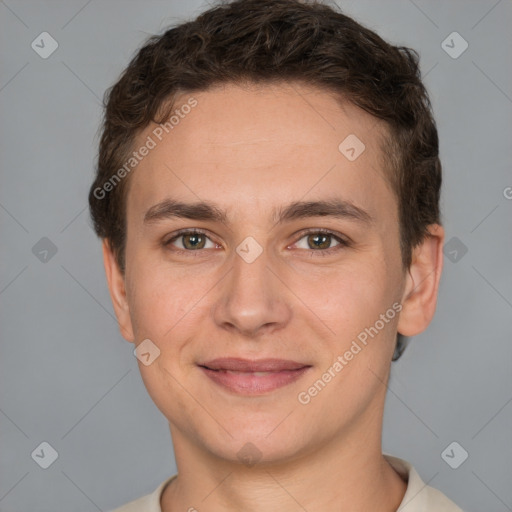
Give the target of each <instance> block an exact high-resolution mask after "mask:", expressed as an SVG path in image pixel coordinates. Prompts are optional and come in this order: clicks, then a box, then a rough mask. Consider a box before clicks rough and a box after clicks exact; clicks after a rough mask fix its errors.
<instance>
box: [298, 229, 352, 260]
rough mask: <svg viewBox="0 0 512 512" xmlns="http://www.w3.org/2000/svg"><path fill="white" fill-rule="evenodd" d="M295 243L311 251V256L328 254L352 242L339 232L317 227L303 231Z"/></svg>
mask: <svg viewBox="0 0 512 512" xmlns="http://www.w3.org/2000/svg"><path fill="white" fill-rule="evenodd" d="M333 242H335V243H333ZM294 245H295V247H297V248H298V249H304V250H305V251H306V252H309V253H311V256H312V255H313V254H316V255H318V256H328V255H330V254H333V253H334V252H337V251H339V250H342V249H344V248H346V247H350V245H351V244H350V242H349V241H347V240H344V239H343V238H342V237H341V236H339V235H338V234H335V233H333V232H331V231H324V230H322V229H316V230H309V231H306V232H303V233H302V237H301V238H300V239H299V240H298V241H297V242H296V243H295V244H294Z"/></svg>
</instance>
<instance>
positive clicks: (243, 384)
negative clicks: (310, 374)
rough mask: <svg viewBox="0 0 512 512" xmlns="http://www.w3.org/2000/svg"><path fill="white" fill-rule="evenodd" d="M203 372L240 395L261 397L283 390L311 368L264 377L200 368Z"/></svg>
mask: <svg viewBox="0 0 512 512" xmlns="http://www.w3.org/2000/svg"><path fill="white" fill-rule="evenodd" d="M200 368H201V370H203V372H204V373H205V374H206V375H207V376H208V377H209V378H210V379H211V380H213V382H215V383H216V384H219V385H220V386H222V387H224V388H227V389H229V390H230V391H233V392H235V393H238V394H240V395H260V394H263V393H268V392H270V391H274V390H276V389H279V388H282V387H283V386H286V385H288V384H291V383H292V382H295V381H296V380H297V379H300V377H302V375H304V373H305V372H306V371H307V370H309V368H310V367H309V366H305V367H303V368H299V369H297V370H282V371H280V372H268V373H265V374H264V375H255V374H254V373H249V372H247V373H244V372H229V371H226V370H210V369H209V368H204V367H200Z"/></svg>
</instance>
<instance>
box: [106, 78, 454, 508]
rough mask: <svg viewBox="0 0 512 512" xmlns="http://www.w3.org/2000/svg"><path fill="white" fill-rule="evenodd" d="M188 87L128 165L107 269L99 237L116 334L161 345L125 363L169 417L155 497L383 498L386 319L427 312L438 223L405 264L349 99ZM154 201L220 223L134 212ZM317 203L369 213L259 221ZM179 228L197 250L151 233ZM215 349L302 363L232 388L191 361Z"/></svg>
mask: <svg viewBox="0 0 512 512" xmlns="http://www.w3.org/2000/svg"><path fill="white" fill-rule="evenodd" d="M190 96H191V95H190V94H183V95H182V96H181V97H179V98H178V99H177V101H176V103H175V105H176V106H178V107H179V106H180V105H182V104H184V103H185V102H186V101H187V99H188V98H189V97H190ZM193 96H194V98H196V99H197V101H198V105H197V106H196V107H195V108H194V109H193V110H192V111H191V112H190V113H189V114H188V115H187V116H186V117H185V118H184V119H182V120H181V121H180V123H179V124H178V125H177V126H176V127H175V128H174V129H173V130H172V132H170V134H169V135H168V136H166V137H165V138H164V139H163V140H162V141H161V142H159V143H158V145H157V147H156V148H154V149H152V150H151V152H150V154H149V155H148V156H147V157H145V158H144V159H143V161H142V162H141V163H140V164H139V165H138V167H137V168H136V170H135V171H134V173H133V175H132V176H131V177H130V179H131V183H130V188H129V192H128V199H127V245H126V274H125V275H124V276H123V275H122V274H121V273H120V272H119V268H118V267H117V264H116V261H115V258H114V256H113V254H112V252H111V250H110V248H109V246H108V243H107V242H106V241H105V242H104V245H103V252H104V262H105V269H106V275H107V280H108V285H109V289H110V293H111V297H112V301H113V305H114V308H115V312H116V315H117V318H118V321H119V326H120V330H121V333H122V335H123V337H124V338H125V339H126V340H128V341H130V342H133V343H135V344H136V345H138V344H139V343H141V342H142V340H144V339H146V338H149V339H150V340H152V342H153V343H154V344H155V345H156V346H158V348H159V350H160V356H159V357H158V358H156V359H155V361H154V362H153V363H151V364H150V365H149V366H145V365H143V364H142V363H141V362H139V368H140V372H141V375H142V378H143V380H144V383H145V385H146V387H147V390H148V392H149V394H150V396H151V397H152V399H153V400H154V402H155V404H156V405H157V406H158V408H159V409H160V410H161V411H162V413H163V414H164V415H165V417H166V418H167V419H168V421H169V425H170V430H171V434H172V438H173V443H174V450H175V457H176V463H177V467H178V473H179V476H178V477H177V479H175V480H174V481H172V482H171V484H170V485H168V486H167V488H166V489H165V491H164V493H163V496H162V500H161V504H162V510H163V511H164V512H170V511H171V510H172V511H175V510H189V509H190V508H191V507H195V508H196V509H197V510H200V511H219V510H222V511H231V510H233V511H239V510H244V511H267V510H282V511H288V510H290V511H291V510H294V511H296V510H300V509H301V507H304V508H305V509H306V510H308V511H309V512H314V511H324V510H346V511H351V512H354V511H363V510H381V511H395V510H396V509H397V508H398V506H399V504H400V502H401V500H402V497H403V495H404V493H405V490H406V484H405V483H404V482H403V481H402V480H401V478H400V477H399V476H398V474H397V473H396V472H395V471H394V470H393V469H392V468H391V466H390V465H389V464H388V463H387V462H386V461H385V460H384V458H383V456H382V449H381V430H382V417H383V409H384V400H385V395H386V383H387V381H388V377H389V371H390V361H391V357H392V354H393V349H394V343H395V337H396V332H397V330H398V331H399V332H401V333H402V334H404V335H406V336H414V335H416V334H418V333H420V332H422V331H423V330H424V329H426V327H427V326H428V324H429V322H430V321H431V319H432V317H433V315H434V311H435V306H436V300H437V292H438V285H439V279H440V275H441V270H442V261H443V259H442V246H443V240H444V231H443V228H442V227H441V226H439V225H432V226H430V228H429V231H430V233H431V234H430V236H428V237H427V238H426V239H425V240H424V242H423V243H422V244H421V245H419V246H418V247H416V248H415V250H414V253H413V263H412V265H411V267H410V268H409V269H408V270H407V271H404V269H403V268H402V265H401V258H400V248H399V225H398V208H397V199H396V197H395V195H394V194H393V192H392V190H391V189H390V187H389V184H388V182H387V180H386V178H385V176H384V171H383V163H382V152H381V147H380V141H381V140H382V136H383V134H384V133H385V130H386V127H385V126H384V125H383V124H382V123H381V122H380V121H378V120H376V119H375V118H374V117H372V116H370V115H369V114H367V113H366V112H364V111H362V110H360V109H359V108H357V107H355V106H353V105H351V104H349V103H343V104H340V103H339V101H337V100H336V99H335V98H334V97H333V96H332V95H331V94H329V93H327V92H325V91H322V90H319V89H315V88H310V87H306V86H303V85H299V84H284V83H283V84H274V85H272V86H270V85H264V86H256V85H250V86H244V87H240V86H236V85H232V84H229V85H225V86H222V87H216V88H214V89H210V90H208V91H206V92H200V93H194V95H193ZM155 127H156V125H154V124H152V125H150V126H148V127H147V129H146V130H144V131H143V133H141V134H140V137H139V142H142V141H144V140H145V139H146V137H147V136H148V135H150V134H151V132H152V130H153V129H154V128H155ZM349 134H356V135H357V137H358V138H359V139H360V140H361V141H363V142H364V144H365V146H366V148H365V150H364V152H363V153H362V154H361V155H360V156H359V157H358V158H357V159H356V160H355V161H349V160H348V159H347V158H346V157H345V156H344V155H343V154H342V153H341V152H340V151H339V150H338V146H339V144H340V142H341V141H343V140H344V139H345V138H346V137H347V136H348V135H349ZM168 197H172V198H174V199H177V200H180V201H184V202H196V201H200V200H203V201H210V202H212V203H215V204H216V205H217V206H218V207H219V208H220V209H223V210H225V211H226V215H227V221H226V222H224V223H223V222H218V221H211V220H190V219H183V218H168V219H161V220H158V221H155V222H153V223H144V216H145V213H146V211H147V210H148V209H149V208H150V207H152V206H153V205H155V204H157V203H159V202H160V201H162V200H164V199H165V198H168ZM332 198H338V199H343V200H345V201H350V202H351V203H353V204H354V205H356V206H358V207H359V208H362V209H363V210H365V211H366V212H368V214H369V215H370V216H371V217H372V219H373V221H372V222H371V223H365V222H361V221H357V220H354V219H350V218H333V217H328V216H325V217H319V216H315V217H308V218H304V219H295V220H292V221H289V222H284V223H282V224H277V225H276V224H275V220H274V219H273V218H272V216H271V212H272V210H273V208H276V207H280V206H283V205H286V204H288V203H289V202H291V201H300V200H303V201H315V200H321V199H332ZM184 228H191V229H192V228H201V229H203V230H205V231H206V236H207V237H208V238H207V239H205V241H204V242H202V244H204V245H201V247H202V248H200V249H190V246H191V244H190V240H191V237H190V236H189V237H186V236H185V238H183V237H181V238H178V239H176V240H175V241H174V242H172V243H171V245H168V246H164V245H163V242H165V241H168V240H169V239H171V238H172V235H173V234H175V233H176V231H178V230H179V229H184ZM318 228H324V229H328V230H332V231H333V232H335V233H336V234H337V235H338V236H340V237H345V239H346V238H347V237H348V238H349V239H350V241H351V243H350V245H349V246H340V245H338V242H337V240H336V239H335V238H331V239H327V242H326V246H327V247H328V248H331V249H332V248H335V249H334V252H331V253H330V254H328V255H326V256H323V257H322V255H321V254H319V253H320V251H325V250H327V249H325V248H324V249H318V248H316V247H315V245H314V243H313V242H311V240H310V238H311V237H309V238H308V234H307V233H306V234H304V233H303V231H304V230H306V229H312V230H313V231H314V229H318ZM311 234H314V233H310V234H309V235H311ZM248 236H250V237H253V238H254V239H255V240H256V241H257V243H258V244H259V245H260V246H261V248H262V250H263V252H262V253H261V254H260V255H259V257H258V258H256V260H255V261H254V262H252V263H247V262H246V261H245V260H244V259H243V258H242V257H240V256H239V254H238V253H237V252H236V248H237V246H238V245H239V244H240V243H241V242H242V241H243V240H244V239H245V238H246V237H248ZM329 240H330V243H329ZM193 241H194V240H193ZM187 243H188V245H185V246H184V245H183V244H187ZM187 247H189V249H187ZM323 247H325V245H324V246H323ZM336 248H337V249H338V250H336ZM173 249H174V250H179V249H182V250H184V251H187V250H188V252H187V253H186V254H178V253H177V252H175V251H173ZM395 302H397V303H400V304H401V305H402V310H401V312H400V314H399V315H398V314H397V315H396V316H395V318H394V319H392V320H390V321H389V323H387V324H386V325H385V327H384V328H383V329H381V330H380V331H379V333H378V335H377V336H375V337H374V338H373V339H369V342H368V344H367V345H366V346H365V347H364V348H363V349H362V350H361V351H360V352H359V353H358V354H357V355H356V356H354V358H353V359H352V360H351V361H349V362H348V364H347V365H346V366H345V367H344V368H343V370H342V371H341V372H340V373H339V374H338V375H337V376H336V377H334V378H332V380H331V382H329V383H328V384H327V385H326V386H325V388H324V389H323V390H322V391H321V392H320V393H318V394H317V396H315V397H314V398H312V399H311V401H310V402H309V403H308V404H306V405H304V404H301V403H299V401H298V399H297V395H298V393H299V392H301V391H305V390H307V389H308V388H309V387H310V386H311V385H312V384H313V383H314V382H315V381H316V380H318V379H319V378H321V376H322V374H324V372H325V371H326V369H327V368H329V367H330V366H332V364H333V363H334V361H335V360H336V358H337V357H338V356H339V355H343V354H344V353H345V352H346V351H347V350H348V349H349V348H350V346H351V343H352V341H353V340H354V339H356V337H357V335H358V334H359V333H360V332H362V331H363V330H364V329H365V327H369V326H373V325H374V324H375V322H376V320H378V319H379V317H380V315H381V314H383V313H385V312H386V310H388V309H389V308H391V306H392V304H393V303H395ZM227 356H230V357H242V358H248V359H261V358H282V359H291V360H294V361H299V362H301V363H304V364H309V365H311V368H310V369H309V370H308V371H307V372H306V373H305V374H304V375H303V376H302V377H301V378H300V379H299V380H297V381H295V382H293V383H291V384H289V385H287V386H284V387H282V388H279V389H277V390H274V391H272V392H268V393H264V394H262V395H259V396H241V395H237V394H234V393H232V392H230V391H228V390H224V389H222V388H220V387H219V386H218V385H217V384H215V383H213V382H212V381H211V380H210V379H208V378H207V377H206V376H205V375H204V373H203V372H202V371H201V370H200V369H199V368H198V366H197V363H198V362H199V361H202V362H204V361H207V360H211V359H214V358H217V357H227ZM248 442H250V443H252V444H253V445H255V446H256V447H257V449H258V451H259V453H260V454H261V456H260V458H259V460H258V461H257V463H256V464H255V465H253V466H250V467H249V466H248V465H245V464H243V463H242V462H241V461H240V460H239V458H238V456H237V453H238V452H239V450H240V449H241V448H242V447H243V446H244V445H245V444H246V443H248Z"/></svg>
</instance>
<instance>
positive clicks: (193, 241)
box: [185, 234, 202, 249]
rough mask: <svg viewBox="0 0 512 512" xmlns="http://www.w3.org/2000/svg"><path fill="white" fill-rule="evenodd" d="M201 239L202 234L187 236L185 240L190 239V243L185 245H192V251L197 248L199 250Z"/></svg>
mask: <svg viewBox="0 0 512 512" xmlns="http://www.w3.org/2000/svg"><path fill="white" fill-rule="evenodd" d="M201 238H202V235H200V234H196V235H187V236H186V237H185V239H186V240H187V239H188V242H187V244H185V245H190V246H191V248H192V249H195V248H197V246H198V245H200V244H201Z"/></svg>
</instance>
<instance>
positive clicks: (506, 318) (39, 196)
mask: <svg viewBox="0 0 512 512" xmlns="http://www.w3.org/2000/svg"><path fill="white" fill-rule="evenodd" d="M339 5H340V6H341V7H342V8H343V10H344V11H345V12H346V13H347V14H349V15H353V16H354V17H355V18H356V19H358V20H359V21H361V22H362V23H364V24H366V25H368V26H369V27H371V28H373V29H375V30H376V31H378V32H379V33H380V34H381V35H382V36H383V37H385V38H387V39H389V40H390V41H393V42H395V43H400V44H405V45H408V46H412V47H413V48H416V49H417V50H419V52H420V54H421V66H422V70H423V72H424V73H425V74H426V79H425V81H426V84H427V86H428V88H429V91H430V93H431V97H432V101H433V105H434V110H435V114H436V118H437V121H438V127H439V134H440V139H441V156H442V161H443V165H444V184H443V195H442V209H443V221H444V225H445V228H446V232H447V241H448V240H450V239H451V238H452V237H456V240H454V241H452V242H451V244H452V245H449V246H448V248H447V249H446V257H445V270H444V274H443V278H442V282H441V289H440V297H439V305H438V311H437V314H436V317H435V319H434V321H433V323H432V324H431V326H430V327H429V329H428V330H427V331H426V332H425V333H423V334H422V335H420V336H417V337H416V338H415V339H414V340H412V342H411V343H410V344H409V346H408V348H407V350H406V351H405V353H404V355H403V356H402V359H401V360H400V361H399V362H397V363H394V364H393V368H392V378H391V381H390V385H389V392H388V402H387V405H386V413H385V422H384V451H385V452H386V453H391V454H394V455H396V456H399V457H403V458H406V459H407V460H409V461H411V462H412V463H413V465H414V466H415V467H416V469H417V470H418V472H419V473H420V475H421V476H422V478H423V479H424V481H425V482H429V483H430V485H432V486H434V487H437V488H439V489H441V490H442V491H443V492H445V493H446V494H447V495H448V496H450V497H451V498H452V499H453V500H455V501H456V502H458V503H459V504H460V505H461V506H462V507H463V508H464V509H465V510H466V511H471V512H472V511H475V512H476V511H486V512H502V511H506V510H512V486H511V485H510V482H511V477H512V443H511V436H510V432H511V429H512V404H511V401H512V386H511V381H512V377H511V372H510V363H511V355H512V344H511V343H510V340H511V333H512V332H511V331H512V329H511V322H510V318H511V308H512V303H511V301H512V286H511V285H512V283H511V273H510V262H511V261H512V240H511V237H510V232H511V230H510V228H511V215H510V212H511V209H512V200H510V199H507V196H508V197H511V196H512V189H510V188H507V187H511V186H512V175H511V172H510V169H511V163H512V162H511V156H512V150H511V146H512V145H511V143H510V140H511V139H510V137H511V133H512V130H511V124H512V122H511V119H512V116H511V114H512V99H511V98H512V90H511V83H512V81H511V75H512V72H511V66H510V64H511V62H510V55H511V54H512V38H511V36H510V26H511V25H512V3H511V2H510V0H501V1H494V0H492V1H450V2H446V1H445V2H441V1H430V2H427V1H420V0H415V1H414V2H413V1H406V0H404V1H399V0H395V1H391V0H387V1H385V2H377V1H376V0H374V1H362V0H358V1H341V0H340V2H339ZM204 7H206V4H204V3H201V2H199V1H190V2H186V3H185V2H178V1H173V0H168V1H149V2H142V1H124V2H121V1H119V0H115V1H114V0H108V1H104V2H100V1H98V0H92V1H89V2H87V1H85V0H74V1H67V2H64V1H53V2H51V1H37V2H36V1H21V0H18V1H15V0H6V1H5V2H0V34H1V35H0V41H1V48H2V52H1V53H2V55H1V58H2V63H1V69H2V73H1V75H0V109H1V128H0V129H1V153H0V154H1V173H2V176H1V179H2V181H1V183H2V186H1V188H0V223H1V230H2V244H1V245H0V251H1V267H0V272H1V274H0V307H1V310H0V311H1V312H0V326H1V327H0V329H1V359H0V364H1V372H0V399H1V404H0V446H1V455H2V456H1V463H0V510H1V511H3V512H36V511H37V512H39V511H59V512H60V511H76V512H82V511H95V510H108V509H109V508H113V507H114V506H118V505H120V504H121V503H124V502H126V501H128V500H131V499H134V498H136V497H138V496H140V495H143V494H146V493H149V492H151V491H152V490H153V489H154V488H155V487H156V486H157V485H158V484H159V483H160V482H161V481H163V480H164V479H165V478H167V477H168V476H170V475H171V474H173V473H174V471H175V466H174V459H173V452H172V446H171V440H170V434H169V431H168V426H167V423H166V420H165V419H164V418H163V416H162V415H161V414H160V412H159V411H158V410H157V408H156V407H155V406H154V404H153V403H152V401H151V399H150V398H149V396H148V395H147V393H146V390H145V388H144V386H143V384H142V381H141V379H140V376H139V373H138V369H137V365H136V359H135V358H134V357H133V355H132V350H133V345H131V344H129V343H127V342H125V341H124V340H123V339H122V337H121V336H120V334H119V332H118V328H117V324H116V321H115V318H114V315H113V310H112V306H111V303H110V298H109V295H108V290H107V286H106V282H105V278H104V271H103V266H102V259H101V250H100V243H99V241H98V240H97V239H96V237H95V235H94V234H93V231H92V229H91V226H90V221H89V217H88V210H87V208H86V204H87V203H86V198H87V193H88V189H89V186H90V183H91V181H92V177H93V170H94V164H95V157H96V154H97V144H98V126H99V123H100V118H101V106H100V99H101V97H102V95H103V92H104V91H105V89H106V88H107V87H108V86H110V85H111V84H112V83H113V82H114V81H115V80H116V79H117V77H118V74H119V73H120V72H121V70H122V69H123V68H124V67H125V66H126V65H127V63H128V60H129V58H130V57H131V56H132V54H133V53H134V52H135V50H136V49H137V48H138V47H139V46H140V44H141V43H142V41H143V40H144V39H145V38H146V37H147V36H148V35H150V34H152V33H160V32H161V31H163V30H164V28H165V27H166V26H167V25H169V24H173V23H176V22H178V21H180V20H182V19H183V18H188V17H192V16H195V15H197V14H198V13H199V12H200V11H201V10H203V8H204ZM43 31H47V32H49V33H50V34H51V35H52V37H53V38H55V39H56V40H57V42H58V44H59V47H58V49H57V51H55V53H53V54H52V55H51V56H50V57H49V58H47V59H43V58H41V57H40V56H39V55H38V54H37V53H36V52H35V51H34V50H33V49H32V48H31V43H32V41H33V40H34V39H36V37H37V36H38V35H39V34H40V33H41V32H43ZM453 31H457V32H458V33H460V34H461V36H462V37H463V38H464V39H465V40H466V41H467V42H468V43H469V47H468V49H467V50H466V51H465V52H464V53H463V54H462V55H460V56H459V57H458V58H457V59H453V58H452V57H450V56H449V55H448V54H447V53H446V52H445V51H444V49H443V48H442V46H441V43H442V41H443V40H445V38H446V37H447V36H448V35H449V34H450V33H452V32H453ZM450 44H451V43H450ZM457 45H458V43H456V45H455V48H457ZM458 47H459V48H460V46H458ZM43 237H47V238H49V239H50V240H51V241H52V242H53V244H55V246H56V249H57V252H56V254H55V255H53V256H52V254H51V252H50V253H48V255H47V256H46V259H47V261H46V262H44V261H40V257H42V256H41V253H40V254H39V257H36V255H37V247H39V246H36V250H34V252H36V255H35V254H34V253H33V250H32V248H33V247H34V246H35V244H36V243H38V241H39V240H40V239H41V238H43ZM41 243H42V244H44V243H45V242H40V244H41ZM46 243H47V242H46ZM453 244H455V245H453ZM461 244H464V246H465V247H467V253H466V254H463V255H462V252H461V247H462V245H461ZM453 250H455V251H457V255H456V257H455V253H454V252H453ZM450 252H451V254H450ZM461 255H462V257H461ZM452 260H454V261H452ZM43 441H46V442H48V443H50V444H51V445H52V446H53V447H54V448H55V450H57V452H58V459H57V460H56V461H55V462H54V463H53V464H52V465H51V466H50V467H49V468H48V469H46V470H45V469H42V468H41V467H39V465H38V464H36V462H34V460H33V459H32V458H31V453H32V452H33V450H34V449H35V448H36V447H38V445H39V444H40V443H41V442H43ZM453 441H457V442H458V443H459V444H460V445H461V446H462V447H463V448H464V449H465V450H466V451H467V452H468V453H469V457H468V459H467V460H466V461H465V462H464V463H463V464H462V465H460V467H459V468H458V469H452V468H451V467H449V466H448V464H447V463H446V462H445V461H444V460H443V459H442V457H441V453H442V452H443V450H444V449H445V448H446V447H447V446H448V445H449V444H450V443H451V442H453ZM460 453H462V452H461V450H460V449H459V448H457V449H456V450H455V452H454V454H455V459H457V458H458V457H460Z"/></svg>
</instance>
